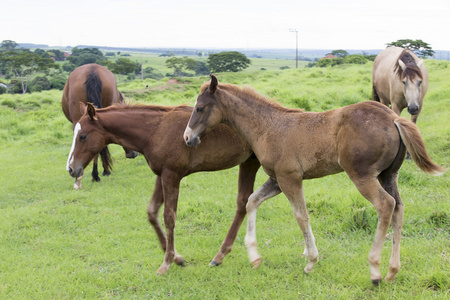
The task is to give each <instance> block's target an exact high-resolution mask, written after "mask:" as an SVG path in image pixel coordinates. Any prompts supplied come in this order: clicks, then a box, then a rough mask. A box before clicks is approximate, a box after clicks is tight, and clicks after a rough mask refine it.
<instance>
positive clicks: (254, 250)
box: [245, 177, 281, 268]
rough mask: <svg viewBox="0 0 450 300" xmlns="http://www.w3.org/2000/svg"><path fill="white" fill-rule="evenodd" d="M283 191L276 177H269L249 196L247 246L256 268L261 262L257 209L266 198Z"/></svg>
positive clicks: (251, 261) (251, 260)
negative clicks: (257, 238)
mask: <svg viewBox="0 0 450 300" xmlns="http://www.w3.org/2000/svg"><path fill="white" fill-rule="evenodd" d="M279 193H281V190H280V187H279V186H278V183H277V181H276V180H275V179H273V178H271V177H269V179H267V181H266V182H265V183H264V184H263V185H262V186H261V187H260V188H259V189H257V190H256V191H255V192H254V193H253V194H251V195H250V197H249V198H248V203H247V207H246V208H247V233H246V235H245V247H246V248H247V253H248V257H249V259H250V263H251V264H252V265H253V267H254V268H257V267H259V265H260V264H261V256H260V255H259V254H258V244H257V242H256V211H257V209H258V207H259V206H260V205H261V203H263V202H264V201H265V200H267V199H269V198H272V197H275V196H276V195H278V194H279Z"/></svg>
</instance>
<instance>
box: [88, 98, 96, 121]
mask: <svg viewBox="0 0 450 300" xmlns="http://www.w3.org/2000/svg"><path fill="white" fill-rule="evenodd" d="M87 113H88V115H89V118H90V119H91V120H98V118H97V113H96V111H95V107H94V105H92V104H91V103H89V102H88V103H87Z"/></svg>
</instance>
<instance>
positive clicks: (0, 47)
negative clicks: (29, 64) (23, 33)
mask: <svg viewBox="0 0 450 300" xmlns="http://www.w3.org/2000/svg"><path fill="white" fill-rule="evenodd" d="M16 48H19V44H17V43H16V42H14V41H11V40H3V41H2V43H1V44H0V51H2V52H3V51H11V50H15V49H16Z"/></svg>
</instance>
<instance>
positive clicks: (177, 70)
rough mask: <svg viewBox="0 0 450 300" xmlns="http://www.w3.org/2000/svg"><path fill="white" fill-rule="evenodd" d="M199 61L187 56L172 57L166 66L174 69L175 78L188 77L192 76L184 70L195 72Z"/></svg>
mask: <svg viewBox="0 0 450 300" xmlns="http://www.w3.org/2000/svg"><path fill="white" fill-rule="evenodd" d="M196 64H197V61H196V60H195V59H192V58H189V57H187V56H184V57H175V56H173V57H171V58H168V59H166V66H167V67H168V68H170V69H174V72H173V75H174V76H186V75H190V76H192V74H188V73H186V72H184V71H183V70H194V69H195V66H196Z"/></svg>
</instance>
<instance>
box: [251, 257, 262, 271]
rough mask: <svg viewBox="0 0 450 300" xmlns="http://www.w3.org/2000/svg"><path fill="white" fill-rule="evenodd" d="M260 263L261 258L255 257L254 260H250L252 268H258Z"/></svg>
mask: <svg viewBox="0 0 450 300" xmlns="http://www.w3.org/2000/svg"><path fill="white" fill-rule="evenodd" d="M260 265H261V258H257V259H255V260H254V261H252V268H253V269H258V268H259V266H260Z"/></svg>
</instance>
